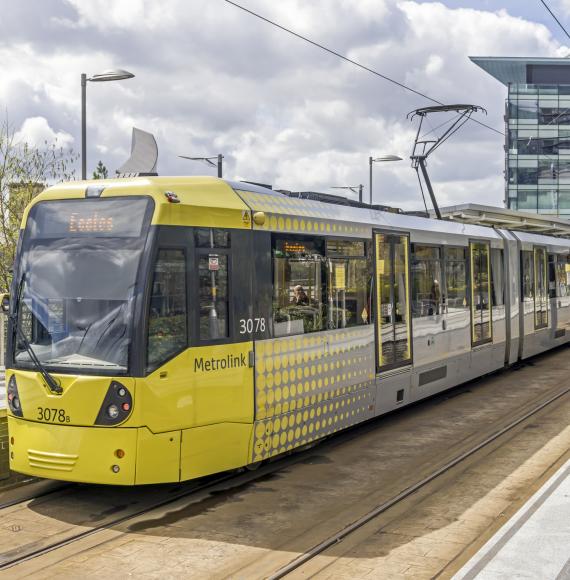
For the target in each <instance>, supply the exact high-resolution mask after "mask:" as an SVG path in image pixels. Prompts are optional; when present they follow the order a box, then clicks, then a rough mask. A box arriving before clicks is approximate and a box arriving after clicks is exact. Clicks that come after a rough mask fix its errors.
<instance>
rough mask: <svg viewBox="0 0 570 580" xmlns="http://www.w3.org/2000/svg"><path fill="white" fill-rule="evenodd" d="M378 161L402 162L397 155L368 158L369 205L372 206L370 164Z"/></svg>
mask: <svg viewBox="0 0 570 580" xmlns="http://www.w3.org/2000/svg"><path fill="white" fill-rule="evenodd" d="M379 161H402V158H401V157H398V156H397V155H380V157H369V158H368V164H369V166H370V180H369V195H370V205H372V164H373V163H376V162H379Z"/></svg>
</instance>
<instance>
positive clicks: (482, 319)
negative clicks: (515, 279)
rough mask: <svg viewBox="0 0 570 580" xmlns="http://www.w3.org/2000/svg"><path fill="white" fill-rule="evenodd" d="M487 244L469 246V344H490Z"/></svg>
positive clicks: (488, 247)
mask: <svg viewBox="0 0 570 580" xmlns="http://www.w3.org/2000/svg"><path fill="white" fill-rule="evenodd" d="M490 253H491V252H490V246H489V242H471V243H470V244H469V254H470V265H471V343H472V345H473V346H477V345H480V344H485V343H487V342H492V340H493V324H492V315H491V312H492V309H491V264H490Z"/></svg>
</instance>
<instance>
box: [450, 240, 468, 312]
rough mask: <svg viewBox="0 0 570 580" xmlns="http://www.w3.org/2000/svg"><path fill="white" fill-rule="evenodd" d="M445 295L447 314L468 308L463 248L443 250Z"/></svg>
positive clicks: (465, 260) (465, 252)
mask: <svg viewBox="0 0 570 580" xmlns="http://www.w3.org/2000/svg"><path fill="white" fill-rule="evenodd" d="M445 293H446V296H445V299H446V300H445V302H446V309H447V312H456V311H458V310H464V309H466V308H468V307H469V295H468V293H467V250H466V249H465V248H445Z"/></svg>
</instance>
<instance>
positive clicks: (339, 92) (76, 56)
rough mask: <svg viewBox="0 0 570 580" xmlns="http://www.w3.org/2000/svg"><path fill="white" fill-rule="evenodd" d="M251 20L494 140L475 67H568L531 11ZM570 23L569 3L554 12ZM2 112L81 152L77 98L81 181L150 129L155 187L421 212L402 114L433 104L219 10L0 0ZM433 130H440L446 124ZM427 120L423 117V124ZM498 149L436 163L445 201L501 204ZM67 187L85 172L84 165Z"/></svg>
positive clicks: (369, 3) (485, 1)
mask: <svg viewBox="0 0 570 580" xmlns="http://www.w3.org/2000/svg"><path fill="white" fill-rule="evenodd" d="M237 1H238V2H239V3H240V4H242V5H243V6H245V7H247V8H248V9H250V10H253V11H255V12H258V13H259V14H261V15H263V16H265V17H267V18H269V19H271V20H274V21H276V22H278V23H280V24H281V25H283V26H285V27H288V28H291V29H293V30H295V31H296V32H298V33H300V34H302V35H305V36H308V37H310V38H311V39H313V40H314V41H316V42H318V43H320V44H323V45H326V46H328V47H330V48H332V49H334V50H336V51H337V52H340V53H342V54H344V55H346V56H348V57H350V58H351V59H353V60H356V61H358V62H360V63H362V64H364V65H366V66H367V67H369V68H372V69H374V70H376V71H378V72H380V73H382V74H384V75H387V76H389V77H392V78H394V79H396V80H398V81H399V82H402V83H404V84H406V85H409V86H411V87H413V88H415V89H416V90H418V91H421V92H423V93H426V94H427V95H429V96H431V97H433V98H434V99H437V100H439V101H442V102H446V103H466V102H467V103H474V104H478V105H481V106H483V107H485V108H486V109H487V110H488V115H487V117H485V118H483V117H479V118H480V119H481V120H484V121H485V122H486V123H488V124H489V125H490V126H492V127H495V128H496V129H498V130H500V131H502V130H503V121H502V115H503V107H504V99H505V95H506V89H505V87H503V86H502V85H501V84H500V83H499V82H498V81H496V80H494V79H493V78H491V77H489V76H488V75H487V74H486V73H484V72H483V71H482V70H480V69H479V68H478V67H476V66H475V65H474V64H472V63H471V62H470V61H469V59H468V56H469V55H476V56H490V55H492V56H522V57H525V56H545V57H546V56H561V57H563V56H567V55H568V54H569V53H570V48H569V45H570V42H569V41H568V39H567V37H566V36H565V35H564V33H563V32H562V31H561V30H560V29H559V28H558V27H557V25H556V23H555V22H554V20H553V19H552V18H551V17H550V16H549V14H548V13H547V12H546V10H545V9H544V7H543V6H542V4H541V2H540V1H539V0H525V1H524V2H523V1H520V0H445V1H443V2H433V1H430V0H414V1H412V0H279V2H275V1H270V0H237ZM549 5H550V6H551V8H552V9H553V10H554V11H555V12H556V14H557V15H558V16H559V18H560V19H561V20H562V22H563V23H565V24H567V25H568V26H570V0H549ZM0 14H1V17H0V62H1V69H0V70H1V71H2V74H0V104H1V105H2V107H3V108H4V110H5V112H6V115H7V116H8V119H9V122H10V124H11V125H12V127H13V128H14V130H15V131H17V133H18V136H19V137H20V138H21V139H23V140H26V141H28V142H29V143H31V144H41V143H43V142H44V141H45V140H46V139H47V140H48V141H51V140H53V139H57V141H58V143H60V144H62V145H65V146H69V147H72V148H74V149H75V150H76V151H79V149H80V143H81V141H80V74H81V73H82V72H85V73H87V74H88V75H92V74H95V73H98V72H102V71H103V70H105V69H109V68H125V69H127V70H129V71H132V72H133V73H135V75H136V77H135V78H134V79H131V80H127V81H121V82H113V83H97V84H95V83H90V84H89V85H88V87H87V90H88V92H87V111H88V172H89V174H90V173H91V172H92V171H93V168H94V166H95V165H96V163H97V161H99V160H102V161H103V162H104V163H105V165H106V166H107V167H108V168H109V170H110V172H111V173H114V170H115V169H116V168H117V167H118V166H119V165H121V164H122V163H123V162H124V161H125V160H126V159H127V158H128V156H129V152H130V136H131V129H132V127H133V126H135V127H138V128H141V129H143V130H146V131H149V132H151V133H153V134H154V135H155V136H156V138H157V141H158V146H159V165H158V169H159V173H160V174H161V175H182V174H188V175H204V174H213V173H214V171H213V170H211V169H210V168H208V167H206V166H205V165H203V164H201V163H199V162H191V161H185V160H183V159H180V158H179V157H178V155H191V156H200V155H215V154H217V153H223V155H224V156H225V166H224V176H225V177H228V178H233V179H247V180H251V181H257V182H263V183H270V184H273V185H274V187H276V188H284V189H292V190H318V191H324V192H329V193H333V192H334V191H333V190H331V189H330V187H331V186H343V185H356V184H359V183H363V184H364V185H365V186H366V189H367V187H368V157H369V155H374V156H376V155H380V154H398V155H400V156H401V157H404V158H405V159H406V161H400V162H396V163H384V164H376V165H375V167H374V197H375V201H376V202H378V203H386V204H393V205H398V206H400V207H404V208H406V209H412V208H419V207H421V206H422V202H421V197H420V193H419V189H418V186H417V181H416V175H415V172H414V171H413V170H412V169H411V168H410V164H409V161H408V157H409V155H410V152H411V146H412V144H413V138H414V129H415V126H414V125H413V124H412V123H410V121H408V120H407V119H406V114H407V113H408V112H409V111H411V110H412V109H415V108H417V107H422V106H428V105H429V104H430V102H429V101H427V100H426V99H424V98H422V97H419V96H417V95H414V94H413V93H410V92H407V91H405V90H403V89H401V88H399V87H397V86H395V85H393V84H391V83H389V82H387V81H385V80H382V79H380V78H378V77H375V76H374V75H372V74H370V73H368V72H365V71H362V70H360V69H358V68H357V67H355V66H352V65H350V64H348V63H346V62H343V61H342V60H340V59H339V58H337V57H335V56H332V55H330V54H327V53H325V52H324V51H322V50H319V49H317V48H315V47H313V46H311V45H309V44H307V43H305V42H303V41H301V40H299V39H297V38H295V37H293V36H291V35H289V34H286V33H284V32H283V31H281V30H279V29H277V28H275V27H273V26H270V25H268V24H266V23H264V22H262V21H260V20H258V19H256V18H254V17H252V16H251V15H249V14H247V13H245V12H243V11H242V10H239V9H238V8H236V7H234V6H232V5H230V4H229V3H227V2H225V1H224V0H162V1H161V2H156V1H150V0H42V1H41V2H40V1H36V0H19V1H18V2H15V1H14V0H0ZM442 120H443V119H442ZM435 124H437V120H434V125H435ZM502 170H503V136H502V135H499V134H497V133H494V132H492V131H490V130H489V129H486V128H484V127H481V126H479V125H477V124H475V123H468V124H467V125H466V126H465V127H464V128H463V130H462V132H461V134H458V135H457V136H455V137H454V138H453V140H452V141H450V142H448V143H446V144H445V145H444V146H442V147H441V149H439V150H438V151H437V152H436V153H435V154H434V156H433V157H431V158H430V173H431V176H432V179H433V181H434V185H435V188H436V193H437V195H438V199H439V201H440V204H441V205H446V204H450V203H461V202H468V201H477V202H480V203H488V204H492V205H501V203H502V199H503V175H502ZM77 173H78V174H79V173H80V168H79V165H78V167H77Z"/></svg>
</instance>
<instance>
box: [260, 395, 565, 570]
mask: <svg viewBox="0 0 570 580" xmlns="http://www.w3.org/2000/svg"><path fill="white" fill-rule="evenodd" d="M568 393H570V387H567V388H565V389H564V390H562V391H560V392H558V393H557V394H556V395H554V396H553V397H550V398H549V399H547V400H546V401H543V402H542V403H540V404H539V405H538V406H536V407H535V408H533V409H532V410H530V411H528V412H527V413H525V414H524V415H522V416H521V417H518V418H517V419H515V420H514V421H512V422H511V423H509V424H508V425H506V426H505V427H503V428H502V429H499V430H498V431H496V432H495V433H493V434H492V435H490V436H489V437H487V438H485V439H484V440H483V441H481V442H480V443H478V444H477V445H474V446H473V447H472V448H471V449H469V450H467V451H465V452H463V453H460V454H459V455H457V456H456V457H454V458H453V459H452V460H450V461H448V462H447V463H446V464H445V465H443V466H441V467H440V468H439V469H436V470H435V471H434V472H433V473H431V474H430V475H428V476H426V477H424V478H423V479H421V480H420V481H418V482H417V483H415V484H413V485H411V486H410V487H407V488H406V489H405V490H403V491H401V492H400V493H398V494H397V495H395V496H394V497H392V498H391V499H389V500H387V501H385V502H383V503H381V504H379V505H378V506H376V507H375V508H374V509H372V510H370V511H369V512H367V513H366V514H364V515H363V516H361V517H360V518H358V519H357V520H355V521H354V522H352V523H351V524H349V525H348V526H346V527H345V528H343V529H342V530H340V531H338V532H337V533H336V534H333V535H331V536H329V537H328V538H327V539H326V540H323V541H322V542H319V543H318V544H316V545H315V546H313V547H312V548H311V549H310V550H307V551H306V552H305V553H304V554H302V555H300V556H298V557H297V558H295V559H294V560H292V561H291V562H289V564H286V565H285V566H282V567H281V568H279V569H278V570H277V571H276V572H275V573H274V574H272V575H271V576H269V580H279V579H280V578H284V577H285V576H287V575H288V574H290V573H291V572H293V571H294V570H296V569H297V568H299V567H300V566H302V565H303V564H306V563H307V562H309V561H310V560H312V559H313V558H315V557H316V556H318V555H319V554H321V553H323V552H324V551H325V550H327V549H328V548H330V547H331V546H334V545H335V544H338V543H339V542H341V541H342V540H344V539H345V538H346V537H347V536H349V535H350V534H352V533H353V532H355V531H356V530H358V529H360V528H361V527H363V526H364V525H366V524H367V523H369V522H370V521H372V520H373V519H375V518H377V517H378V516H379V515H381V514H382V513H384V512H385V511H387V510H388V509H390V508H391V507H393V506H395V505H396V504H398V503H400V502H401V501H402V500H404V499H406V498H407V497H409V496H411V495H412V494H414V493H416V492H417V491H419V490H420V489H421V488H423V487H425V486H426V485H427V484H429V483H431V482H432V481H433V480H434V479H437V478H438V477H440V476H441V475H443V474H444V473H446V472H447V471H449V470H450V469H452V468H453V467H455V466H456V465H458V464H459V463H461V462H462V461H464V460H465V459H467V458H468V457H470V456H472V455H474V454H475V453H477V452H478V451H480V450H481V449H483V448H484V447H486V446H487V445H489V444H490V443H492V442H493V441H496V440H497V439H499V438H500V437H501V436H502V435H504V434H505V433H508V432H509V431H511V430H512V429H514V428H515V427H517V426H518V425H520V424H521V423H524V422H525V421H527V420H528V419H529V418H531V417H533V416H534V415H536V414H537V413H538V412H540V411H542V410H543V409H544V408H545V407H547V406H548V405H551V404H552V403H554V402H555V401H557V400H558V399H560V398H561V397H563V396H564V395H567V394H568Z"/></svg>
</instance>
